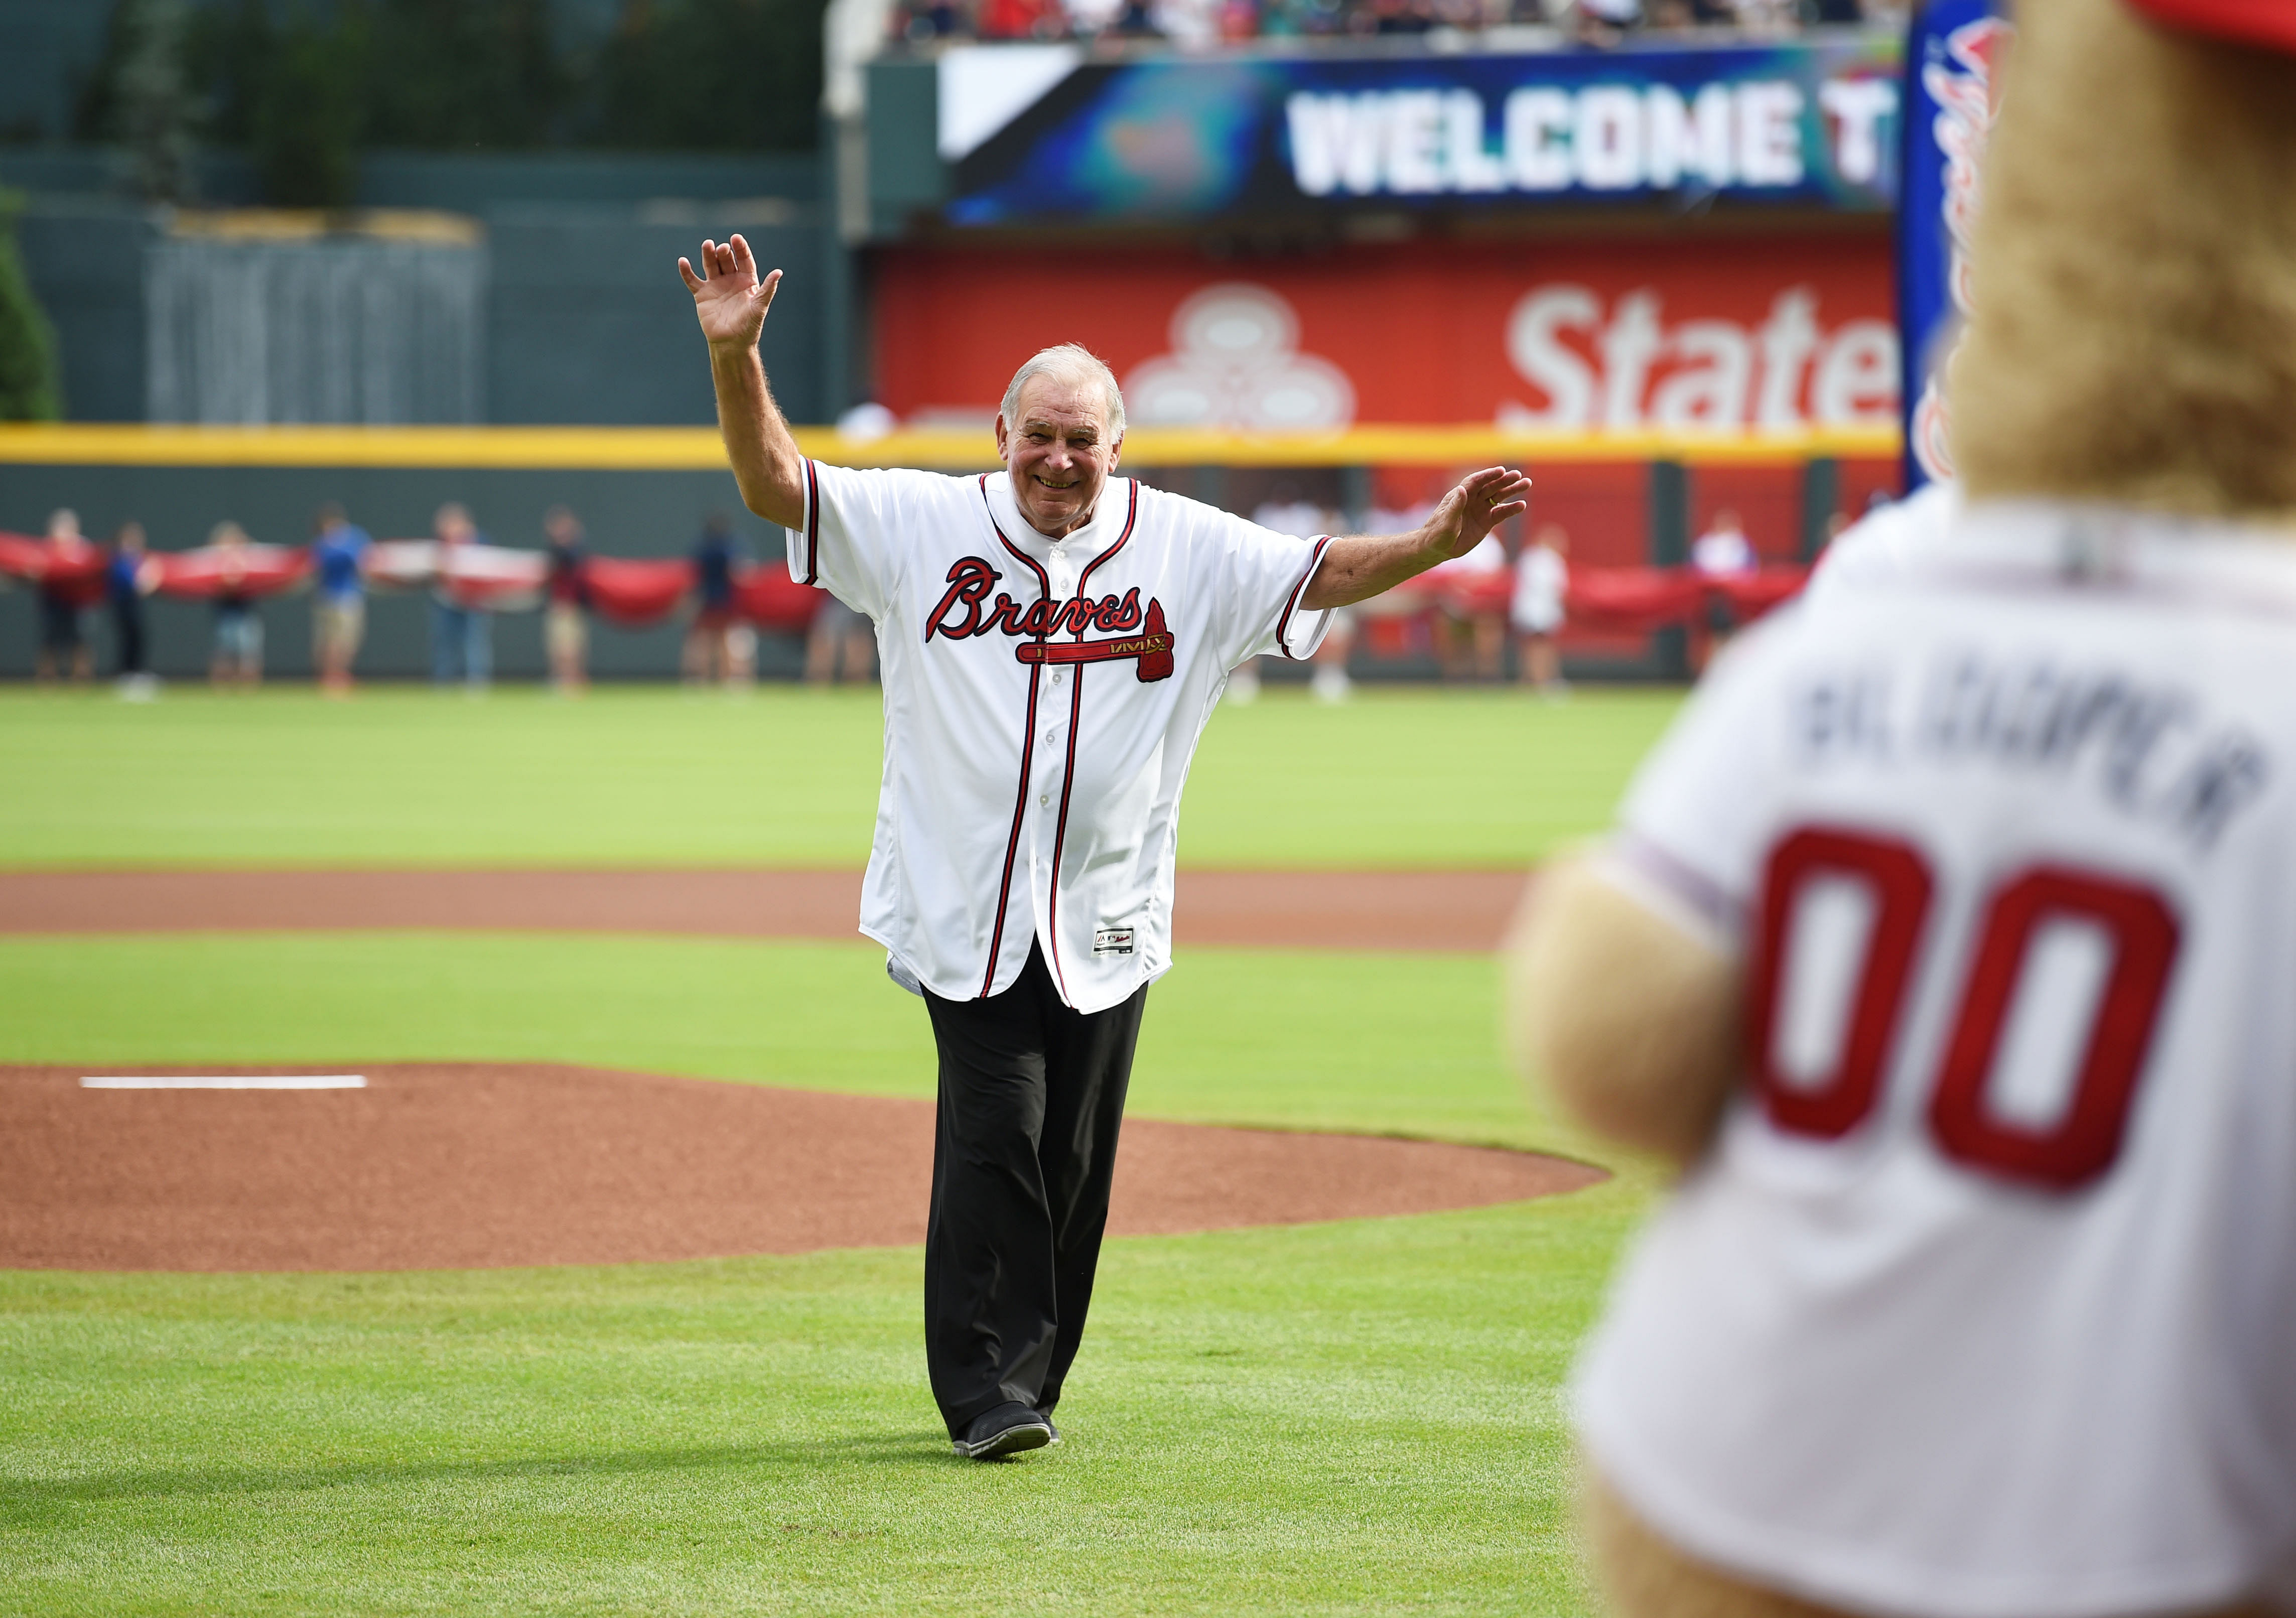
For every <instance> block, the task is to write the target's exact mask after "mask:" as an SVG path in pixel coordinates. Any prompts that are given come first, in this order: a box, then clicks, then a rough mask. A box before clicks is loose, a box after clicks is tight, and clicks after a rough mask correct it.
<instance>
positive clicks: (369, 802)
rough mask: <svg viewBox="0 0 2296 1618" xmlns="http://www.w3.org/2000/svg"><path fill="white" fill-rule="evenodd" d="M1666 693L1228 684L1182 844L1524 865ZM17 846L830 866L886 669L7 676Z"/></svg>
mask: <svg viewBox="0 0 2296 1618" xmlns="http://www.w3.org/2000/svg"><path fill="white" fill-rule="evenodd" d="M1678 700H1679V699H1678V697H1677V695H1676V694H1674V693H1671V692H1664V691H1628V692H1604V691H1590V692H1587V693H1585V694H1581V695H1579V697H1578V698H1576V699H1575V700H1573V701H1571V702H1562V703H1547V702H1538V701H1537V700H1535V699H1533V698H1530V697H1528V696H1526V695H1524V694H1521V693H1519V692H1513V691H1499V692H1488V693H1485V692H1462V693H1451V694H1430V693H1427V692H1423V691H1403V692H1387V691H1380V690H1376V689H1374V690H1373V691H1370V692H1367V693H1366V694H1365V695H1364V696H1363V698H1362V699H1361V700H1360V701H1357V702H1351V703H1349V704H1347V705H1346V706H1344V707H1338V708H1326V707H1320V706H1317V705H1316V704H1314V703H1310V702H1306V701H1304V700H1302V698H1301V697H1300V695H1299V694H1297V693H1296V692H1294V691H1292V690H1288V689H1286V690H1277V689H1275V688H1273V687H1271V688H1270V694H1269V695H1268V696H1267V698H1266V699H1265V700H1263V701H1262V702H1259V704H1257V705H1255V706H1253V707H1249V708H1226V707H1224V708H1223V709H1222V710H1220V712H1219V713H1218V715H1217V716H1216V717H1215V718H1214V719H1213V722H1212V726H1211V728H1210V731H1209V732H1208V733H1207V734H1206V735H1205V738H1204V743H1203V747H1202V750H1201V752H1199V753H1198V754H1197V758H1196V763H1195V767H1194V768H1193V771H1192V772H1191V774H1190V776H1189V778H1188V790H1187V796H1186V799H1185V803H1184V806H1183V816H1182V834H1181V845H1180V846H1181V858H1182V859H1184V860H1185V861H1186V862H1187V863H1189V864H1191V865H1197V866H1227V867H1230V868H1252V867H1263V868H1264V867H1286V868H1318V867H1322V868H1349V867H1354V868H1393V867H1405V868H1420V869H1429V868H1435V869H1439V868H1445V867H1449V868H1462V867H1487V866H1521V865H1525V864H1528V863H1529V861H1531V860H1533V859H1536V858H1538V857H1539V856H1540V855H1542V854H1544V853H1546V852H1547V851H1548V850H1550V849H1552V848H1554V846H1555V845H1556V844H1557V843H1559V842H1564V841H1567V840H1568V839H1570V838H1572V837H1576V836H1582V835H1584V834H1586V833H1587V832H1588V831H1590V830H1592V829H1594V828H1595V827H1598V826H1600V825H1602V824H1603V821H1604V820H1605V819H1607V818H1608V817H1609V815H1610V812H1611V805H1612V804H1613V802H1614V801H1615V800H1616V798H1617V795H1618V792H1619V789H1620V785H1621V784H1623V783H1624V781H1625V779H1626V776H1627V773H1628V771H1629V770H1630V769H1632V768H1633V767H1634V763H1635V760H1636V759H1638V758H1640V757H1641V755H1642V753H1643V752H1644V749H1646V748H1647V747H1648V746H1649V744H1650V743H1651V742H1652V741H1653V740H1654V739H1656V737H1657V735H1658V734H1659V731H1660V730H1661V727H1664V725H1665V723H1666V721H1667V719H1669V717H1671V715H1672V714H1673V711H1674V709H1675V706H1676V704H1677V701H1678ZM0 746H4V749H5V751H4V752H0V759H4V760H5V762H6V769H7V781H8V790H7V791H6V792H5V793H0V865H6V866H346V865H357V866H456V865H460V866H553V865H611V866H728V865H738V866H846V867H851V868H854V869H858V868H859V867H860V866H861V865H862V863H863V862H864V861H865V860H866V859H867V858H868V857H869V834H870V828H871V826H872V825H873V821H874V818H875V813H876V801H877V800H876V793H877V778H878V771H879V765H880V760H881V752H882V748H881V735H880V730H879V723H878V708H877V698H876V694H875V692H874V691H873V690H870V691H855V690H851V689H848V690H844V691H808V690H804V689H801V688H792V687H787V686H768V687H761V688H760V689H759V690H758V692H757V693H756V694H753V695H751V696H750V697H748V698H747V699H728V698H726V697H724V696H721V695H717V694H690V695H689V694H684V693H680V692H676V691H662V690H659V689H646V688H630V689H623V690H603V691H600V692H597V693H595V694H593V695H592V696H591V697H590V698H589V699H587V700H586V701H584V702H559V701H554V700H553V699H552V698H550V697H547V696H545V695H543V694H539V693H537V692H536V691H534V690H532V689H529V688H520V687H509V688H505V689H503V690H501V691H498V692H496V694H494V695H493V696H491V697H489V698H488V699H486V700H484V701H481V702H471V701H468V700H466V699H464V698H463V697H462V696H460V695H459V694H447V695H440V694H435V693H433V692H431V691H429V690H427V689H407V688H398V689H381V690H373V691H369V692H366V693H365V694H362V695H361V696H360V698H359V699H358V700H357V702H351V703H347V704H340V705H339V704H332V703H326V702H319V701H317V700H316V699H315V698H314V697H313V696H312V695H311V694H310V693H309V692H308V690H307V689H303V688H296V687H282V688H279V689H276V690H271V691H265V692H262V693H260V694H257V695H255V696H254V697H251V698H237V699H221V700H219V699H217V698H215V697H213V696H210V695H209V694H207V693H206V692H204V691H199V690H192V691H185V692H180V693H179V692H176V691H173V690H171V691H170V692H169V693H168V694H167V696H166V697H165V698H164V699H163V700H162V701H160V702H155V703H153V704H152V705H150V706H148V707H139V706H133V705H130V704H127V703H122V702H116V701H113V700H112V699H111V696H110V694H108V693H99V694H92V695H91V694H75V695H41V694H33V693H29V692H26V691H23V690H21V689H19V690H16V691H0Z"/></svg>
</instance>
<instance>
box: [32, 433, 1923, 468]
mask: <svg viewBox="0 0 2296 1618" xmlns="http://www.w3.org/2000/svg"><path fill="white" fill-rule="evenodd" d="M797 438H798V442H799V445H800V446H801V447H802V448H803V449H804V450H805V453H806V454H808V455H809V456H813V457H814V458H815V459H816V460H820V461H827V462H830V463H832V464H836V465H840V466H928V467H934V468H938V469H939V470H943V471H948V472H969V471H976V470H982V469H986V468H988V467H990V466H994V465H995V464H996V443H995V440H994V439H991V438H990V436H989V435H988V433H986V432H973V431H947V430H940V429H924V428H904V429H902V430H901V431H897V432H892V433H889V434H887V435H886V436H884V437H883V438H880V439H869V440H867V441H862V440H859V439H849V438H847V437H845V436H844V435H843V434H841V433H840V432H839V431H837V430H836V429H835V428H833V427H800V428H799V429H798V430H797ZM1898 447H1899V439H1898V431H1897V430H1896V429H1895V428H1893V427H1857V428H1843V427H1825V428H1803V429H1799V430H1796V431H1787V432H1775V433H1697V432H1680V431H1668V432H1657V431H1652V432H1602V433H1549V432H1512V431H1501V430H1500V429H1498V428H1496V427H1490V426H1487V425H1481V424H1478V423H1466V424H1462V425H1458V426H1447V427H1445V426H1431V427H1353V428H1349V429H1348V430H1347V431H1341V432H1312V433H1234V432H1219V431H1206V430H1202V429H1197V428H1177V427H1136V428H1135V429H1133V431H1131V432H1130V433H1128V435H1127V436H1126V439H1125V442H1124V459H1125V461H1126V463H1127V464H1130V465H1134V466H1465V465H1488V464H1495V463H1497V462H1502V461H1521V462H1528V463H1530V464H1533V465H1534V466H1535V465H1536V464H1538V463H1539V462H1547V463H1551V464H1565V463H1571V462H1577V463H1582V464H1584V463H1589V462H1595V463H1602V462H1613V463H1615V462H1633V461H1655V460H1669V461H1682V462H1685V463H1687V464H1693V465H1752V466H1782V465H1791V464H1795V463H1797V462H1801V461H1808V460H1811V459H1815V458H1816V457H1819V456H1833V457H1836V458H1841V459H1887V458H1890V457H1893V456H1896V455H1897V454H1898ZM0 464H16V465H22V466H274V467H276V466H333V467H355V466H356V467H365V466H408V467H499V468H506V469H524V470H532V471H549V470H558V469H579V470H592V469H595V470H600V471H608V472H718V471H723V470H724V469H725V466H726V452H725V449H724V448H723V447H722V446H721V445H720V444H719V442H718V439H717V429H715V428H712V427H158V426H152V427H147V426H142V425H135V424H124V425H112V424H101V423H68V424H61V425H52V424H46V423H31V424H18V423H11V424H8V425H4V426H0Z"/></svg>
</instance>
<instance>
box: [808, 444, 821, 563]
mask: <svg viewBox="0 0 2296 1618" xmlns="http://www.w3.org/2000/svg"><path fill="white" fill-rule="evenodd" d="M805 582H806V583H808V584H810V585H816V586H817V585H819V584H820V582H821V472H820V469H819V468H818V467H817V466H816V465H815V464H814V463H813V462H812V461H810V460H808V461H807V462H806V464H805Z"/></svg>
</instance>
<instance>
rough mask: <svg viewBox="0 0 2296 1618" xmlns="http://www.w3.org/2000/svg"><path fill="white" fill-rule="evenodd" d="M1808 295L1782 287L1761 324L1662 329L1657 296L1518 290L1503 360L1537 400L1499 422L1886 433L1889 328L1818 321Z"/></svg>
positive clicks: (1812, 292)
mask: <svg viewBox="0 0 2296 1618" xmlns="http://www.w3.org/2000/svg"><path fill="white" fill-rule="evenodd" d="M1821 309H1822V305H1821V303H1820V300H1819V294H1818V292H1817V289H1816V287H1814V286H1811V285H1808V284H1806V283H1805V284H1798V285H1792V286H1788V287H1784V288H1783V289H1781V290H1780V291H1779V292H1778V293H1777V294H1776V295H1775V297H1774V298H1772V299H1771V300H1770V307H1769V308H1768V310H1767V313H1766V314H1765V315H1764V316H1763V318H1762V320H1761V322H1760V324H1749V323H1745V322H1742V321H1737V320H1726V319H1712V318H1708V319H1689V320H1674V321H1671V322H1670V321H1669V320H1668V319H1667V318H1666V300H1665V298H1664V296H1663V295H1662V294H1661V292H1658V291H1657V290H1656V289H1654V288H1652V287H1646V286H1644V287H1636V288H1634V289H1632V290H1631V291H1628V292H1624V293H1622V294H1621V295H1620V296H1619V297H1618V298H1617V299H1616V300H1605V299H1604V298H1603V295H1602V294H1601V293H1600V292H1596V291H1595V290H1594V289H1593V288H1591V287H1586V286H1578V285H1573V284H1571V283H1554V284H1550V285H1545V286H1539V287H1535V288H1533V289H1532V290H1531V291H1530V292H1526V293H1525V294H1524V295H1523V297H1522V298H1521V300H1520V301H1519V302H1517V303H1516V304H1515V306H1514V310H1513V313H1512V314H1511V315H1509V316H1508V317H1507V324H1506V352H1507V358H1508V360H1509V362H1510V363H1511V364H1513V366H1514V369H1515V372H1516V374H1517V375H1519V376H1520V377H1521V379H1522V380H1523V382H1525V383H1527V384H1528V385H1529V390H1530V394H1531V396H1532V397H1533V398H1537V399H1538V400H1539V401H1540V402H1539V403H1538V405H1537V406H1536V407H1529V406H1523V405H1518V404H1515V403H1514V402H1513V401H1512V400H1509V401H1506V402H1504V403H1502V404H1501V405H1500V407H1499V410H1498V419H1499V420H1500V421H1501V422H1502V423H1506V424H1509V425H1515V426H1526V427H1546V428H1558V429H1579V430H1584V429H1587V428H1603V429H1608V430H1611V431H1619V430H1631V429H1635V428H1640V427H1688V428H1705V429H1730V428H1742V429H1743V428H1747V427H1752V428H1756V429H1758V430H1763V431H1779V430H1782V429H1787V428H1793V427H1799V426H1802V425H1804V424H1807V423H1816V424H1818V425H1823V426H1829V427H1849V426H1887V425H1888V424H1890V423H1891V422H1893V421H1895V420H1896V419H1897V412H1898V329H1897V327H1895V326H1894V325H1892V324H1890V323H1889V322H1887V321H1883V320H1874V319H1849V320H1837V321H1836V322H1835V323H1834V324H1831V325H1828V324H1825V323H1824V322H1823V321H1822V320H1821V317H1820V316H1821Z"/></svg>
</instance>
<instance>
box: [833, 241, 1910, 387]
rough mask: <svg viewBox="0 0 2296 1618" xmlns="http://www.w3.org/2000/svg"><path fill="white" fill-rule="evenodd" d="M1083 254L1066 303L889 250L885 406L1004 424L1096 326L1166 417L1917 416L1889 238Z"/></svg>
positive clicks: (986, 272) (1130, 383)
mask: <svg viewBox="0 0 2296 1618" xmlns="http://www.w3.org/2000/svg"><path fill="white" fill-rule="evenodd" d="M1072 257H1073V258H1074V259H1076V260H1078V262H1076V263H1075V264H1073V265H1071V270H1072V272H1073V273H1075V274H1077V275H1080V276H1084V277H1087V278H1088V279H1089V281H1090V282H1091V283H1092V284H1093V285H1094V286H1095V289H1096V291H1097V294H1098V295H1096V296H1095V297H1094V298H1091V299H1088V300H1073V301H1069V302H1063V303H1062V304H1061V305H1060V306H1059V307H1057V308H1054V309H1052V310H1050V311H1046V310H1043V309H1041V308H1037V307H1035V306H1032V305H1029V304H1025V303H1021V302H1018V301H1016V300H1013V298H1012V296H1011V277H1012V264H1011V260H1010V259H1007V258H1004V257H1001V256H997V255H994V254H989V253H975V252H971V251H961V250H914V251H898V252H893V253H890V254H888V255H887V257H886V259H885V261H884V265H883V271H882V275H881V280H880V282H879V286H880V290H881V298H880V303H879V308H880V322H881V324H880V337H881V341H880V342H879V345H878V354H879V362H878V363H879V374H878V382H877V396H878V398H880V399H881V400H882V401H883V402H884V403H885V404H886V405H888V406H890V407H891V408H892V409H893V411H894V412H895V413H896V414H897V415H899V416H901V417H902V418H903V419H904V420H906V421H910V422H913V423H921V424H925V423H942V424H948V425H956V424H964V423H970V424H979V423H986V422H987V421H988V420H989V419H990V418H991V417H992V416H993V415H995V412H996V401H997V399H998V398H999V397H1000V396H1001V395H1002V393H1003V391H1004V387H1005V380H1006V379H1007V378H1008V377H1009V376H1010V375H1011V374H1012V369H1013V356H1014V355H1016V354H1026V353H1028V352H1029V351H1030V350H1031V349H1036V348H1038V347H1041V346H1043V345H1046V344H1049V343H1054V342H1081V343H1084V344H1086V345H1087V346H1088V347H1089V348H1091V349H1093V350H1094V351H1095V353H1098V354H1099V355H1100V356H1101V357H1103V358H1104V359H1106V360H1107V361H1108V362H1109V364H1110V365H1111V366H1112V367H1113V368H1114V369H1115V371H1116V374H1118V376H1119V377H1120V378H1121V379H1122V380H1123V382H1124V387H1125V395H1126V398H1127V401H1128V407H1129V409H1130V414H1131V417H1132V419H1133V420H1134V421H1135V422H1137V423H1142V424H1144V425H1156V426H1176V427H1177V426H1204V427H1236V428H1256V429H1262V430H1283V429H1294V430H1306V429H1315V428H1325V427H1343V426H1348V425H1350V424H1352V423H1357V422H1365V423H1375V422H1431V423H1457V422H1485V423H1499V424H1502V425H1508V426H1519V427H1525V428H1532V429H1538V430H1544V431H1557V432H1600V431H1613V432H1619V431H1641V430H1644V429H1650V428H1668V429H1691V430H1702V431H1718V432H1747V431H1753V432H1762V431H1769V432H1779V431H1795V430H1797V429H1800V428H1802V427H1805V426H1826V427H1886V426H1888V425H1890V424H1891V423H1893V422H1895V420H1896V419H1897V415H1898V387H1899V381H1898V379H1899V368H1898V331H1897V325H1896V322H1895V320H1894V318H1893V310H1892V308H1891V301H1890V259H1889V249H1888V247H1887V245H1886V243H1884V242H1881V241H1879V240H1872V241H1868V240H1866V239H1863V238H1845V237H1816V238H1810V239H1806V240H1778V239H1768V240H1764V241H1760V242H1747V241H1722V242H1648V243H1638V244H1620V243H1614V242H1611V243H1603V244H1600V245H1592V246H1586V245H1581V246H1569V247H1559V248H1558V247H1552V246H1545V245H1539V246H1535V247H1526V246H1520V245H1513V244H1499V243H1493V244H1488V245H1477V246H1468V247H1459V246H1446V247H1442V248H1439V249H1438V248H1432V247H1418V246H1413V247H1404V248H1396V249H1392V250H1378V251H1357V252H1352V253H1349V254H1347V255H1344V256H1343V257H1337V258H1333V259H1280V260H1272V261H1266V262H1261V263H1245V264H1240V265H1234V264H1232V265H1226V266H1215V265H1210V264H1208V263H1206V262H1205V261H1204V260H1203V259H1201V258H1198V257H1196V256H1195V255H1193V254H1191V253H1187V252H1185V251H1165V252H1158V251H1136V252H1128V253H1123V254H1120V255H1119V254H1111V255H1107V256H1105V257H1096V256H1095V255H1092V254H1088V253H1078V254H1076V255H1072Z"/></svg>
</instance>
